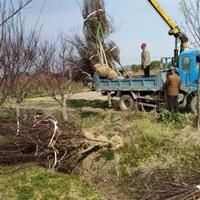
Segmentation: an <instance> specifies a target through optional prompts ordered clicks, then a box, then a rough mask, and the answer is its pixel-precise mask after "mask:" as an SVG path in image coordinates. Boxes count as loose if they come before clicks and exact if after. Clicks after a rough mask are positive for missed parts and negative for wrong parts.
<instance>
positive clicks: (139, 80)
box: [93, 73, 163, 91]
mask: <svg viewBox="0 0 200 200" xmlns="http://www.w3.org/2000/svg"><path fill="white" fill-rule="evenodd" d="M93 85H94V89H95V90H96V91H158V90H161V89H162V87H163V74H162V73H158V74H157V75H153V76H150V77H147V78H145V77H143V76H137V77H133V78H124V79H114V80H108V79H101V78H100V77H99V75H98V74H95V75H94V77H93Z"/></svg>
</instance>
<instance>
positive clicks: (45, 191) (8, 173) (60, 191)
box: [0, 165, 104, 200]
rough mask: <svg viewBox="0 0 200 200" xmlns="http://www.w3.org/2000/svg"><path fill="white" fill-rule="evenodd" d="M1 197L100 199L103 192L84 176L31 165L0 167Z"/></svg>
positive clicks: (10, 198)
mask: <svg viewBox="0 0 200 200" xmlns="http://www.w3.org/2000/svg"><path fill="white" fill-rule="evenodd" d="M0 199H4V200H15V199H16V200H19V199H20V200H30V199H34V200H38V199H42V200H55V199H58V200H59V199H65V200H68V199H69V200H75V199H77V200H79V199H80V200H87V199H88V200H100V199H104V198H103V195H102V193H101V192H100V191H99V190H98V189H97V188H95V187H93V186H91V185H90V184H89V183H88V182H87V181H85V180H84V179H83V178H80V177H78V176H76V175H67V174H62V173H57V172H49V171H48V170H46V169H43V168H39V167H37V166H34V165H25V166H21V167H1V168H0Z"/></svg>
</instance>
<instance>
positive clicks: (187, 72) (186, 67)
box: [179, 55, 194, 86]
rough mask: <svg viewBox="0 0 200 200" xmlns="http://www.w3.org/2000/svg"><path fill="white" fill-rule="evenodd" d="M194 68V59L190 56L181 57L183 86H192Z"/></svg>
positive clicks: (180, 66) (180, 73)
mask: <svg viewBox="0 0 200 200" xmlns="http://www.w3.org/2000/svg"><path fill="white" fill-rule="evenodd" d="M192 66H194V58H193V57H192V56H190V55H184V56H181V57H180V61H179V75H180V78H181V84H182V86H190V83H191V81H192V80H191V78H192V76H191V72H192V68H193V67H192Z"/></svg>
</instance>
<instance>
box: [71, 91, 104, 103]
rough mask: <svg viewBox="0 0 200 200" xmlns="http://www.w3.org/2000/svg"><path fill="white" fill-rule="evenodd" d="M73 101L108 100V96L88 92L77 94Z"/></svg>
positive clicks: (73, 96)
mask: <svg viewBox="0 0 200 200" xmlns="http://www.w3.org/2000/svg"><path fill="white" fill-rule="evenodd" d="M71 99H84V100H97V99H98V100H105V101H106V100H107V96H103V95H101V92H96V91H88V92H80V93H75V94H73V95H72V96H71Z"/></svg>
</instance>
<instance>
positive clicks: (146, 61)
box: [141, 43, 151, 77]
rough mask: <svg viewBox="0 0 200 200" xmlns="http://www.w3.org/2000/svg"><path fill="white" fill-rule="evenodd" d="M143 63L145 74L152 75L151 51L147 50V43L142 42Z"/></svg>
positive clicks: (146, 75)
mask: <svg viewBox="0 0 200 200" xmlns="http://www.w3.org/2000/svg"><path fill="white" fill-rule="evenodd" d="M141 49H142V53H141V65H142V69H143V70H144V76H145V77H149V76H150V64H151V57H150V52H149V51H148V50H147V44H146V43H142V44H141Z"/></svg>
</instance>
